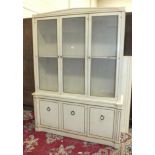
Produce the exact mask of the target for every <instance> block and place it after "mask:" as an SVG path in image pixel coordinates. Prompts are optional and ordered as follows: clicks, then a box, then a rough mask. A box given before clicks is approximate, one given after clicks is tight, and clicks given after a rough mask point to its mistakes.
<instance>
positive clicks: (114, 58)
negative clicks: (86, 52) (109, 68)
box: [91, 56, 117, 60]
mask: <svg viewBox="0 0 155 155" xmlns="http://www.w3.org/2000/svg"><path fill="white" fill-rule="evenodd" d="M91 58H92V59H111V60H116V59H117V57H113V56H106V57H103V56H92V57H91Z"/></svg>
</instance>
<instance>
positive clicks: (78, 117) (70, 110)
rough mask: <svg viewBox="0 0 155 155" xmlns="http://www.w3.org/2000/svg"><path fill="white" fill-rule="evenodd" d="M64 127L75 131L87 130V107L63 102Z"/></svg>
mask: <svg viewBox="0 0 155 155" xmlns="http://www.w3.org/2000/svg"><path fill="white" fill-rule="evenodd" d="M63 112H64V114H63V119H64V120H63V128H64V130H69V131H73V132H80V133H84V132H85V107H84V106H79V105H69V104H63Z"/></svg>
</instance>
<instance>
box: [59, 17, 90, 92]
mask: <svg viewBox="0 0 155 155" xmlns="http://www.w3.org/2000/svg"><path fill="white" fill-rule="evenodd" d="M86 27H87V16H71V17H63V18H62V57H63V93H72V94H85V92H86V86H85V79H86V69H85V68H86V65H87V64H86V57H85V56H86V43H87V37H86V29H87V28H86Z"/></svg>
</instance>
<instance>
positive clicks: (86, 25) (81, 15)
mask: <svg viewBox="0 0 155 155" xmlns="http://www.w3.org/2000/svg"><path fill="white" fill-rule="evenodd" d="M88 16H89V15H88V14H79V15H68V16H60V17H59V18H60V19H59V20H60V21H59V24H60V26H59V27H60V29H59V31H60V32H59V39H60V42H59V43H60V44H59V45H60V47H61V49H60V53H61V64H60V66H62V68H61V75H62V76H61V80H60V85H61V86H60V87H61V89H60V90H61V93H62V94H66V95H78V96H86V95H87V94H88V89H87V88H88V87H87V80H88V62H87V61H88V60H87V55H88V54H87V53H88ZM78 17H84V18H85V54H84V55H85V57H84V60H85V68H84V69H85V78H84V80H85V86H84V87H85V94H82V95H81V94H71V93H65V92H63V51H62V20H63V19H65V18H66V19H67V18H78Z"/></svg>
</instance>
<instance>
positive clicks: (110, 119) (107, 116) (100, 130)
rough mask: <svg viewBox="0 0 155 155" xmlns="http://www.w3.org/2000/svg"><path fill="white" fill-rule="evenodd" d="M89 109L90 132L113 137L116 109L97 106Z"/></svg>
mask: <svg viewBox="0 0 155 155" xmlns="http://www.w3.org/2000/svg"><path fill="white" fill-rule="evenodd" d="M89 110H90V111H89V113H90V116H89V117H90V118H89V119H90V120H89V123H90V124H89V134H90V135H95V136H101V137H105V138H111V139H112V138H113V129H114V111H113V110H109V109H104V108H96V107H91V108H90V109H89Z"/></svg>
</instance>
